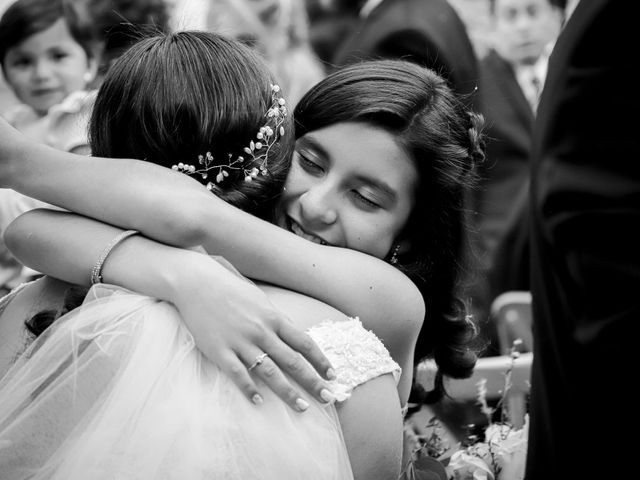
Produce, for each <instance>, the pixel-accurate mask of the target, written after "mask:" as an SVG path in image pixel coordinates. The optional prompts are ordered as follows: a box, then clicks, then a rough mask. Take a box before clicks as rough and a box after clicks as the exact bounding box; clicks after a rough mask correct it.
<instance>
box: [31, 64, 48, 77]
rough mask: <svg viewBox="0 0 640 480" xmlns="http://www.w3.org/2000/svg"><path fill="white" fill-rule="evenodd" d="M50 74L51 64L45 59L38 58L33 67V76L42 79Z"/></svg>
mask: <svg viewBox="0 0 640 480" xmlns="http://www.w3.org/2000/svg"><path fill="white" fill-rule="evenodd" d="M50 75H51V65H49V62H48V61H46V60H38V61H37V62H36V63H35V66H34V69H33V77H34V78H35V79H37V80H43V79H46V78H48V77H49V76H50Z"/></svg>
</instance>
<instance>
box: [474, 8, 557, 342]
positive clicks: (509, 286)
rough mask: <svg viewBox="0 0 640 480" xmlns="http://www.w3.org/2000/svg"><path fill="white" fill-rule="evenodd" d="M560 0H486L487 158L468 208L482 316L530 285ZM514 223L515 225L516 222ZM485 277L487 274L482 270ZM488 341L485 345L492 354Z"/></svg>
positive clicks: (483, 92) (483, 96) (483, 99)
mask: <svg viewBox="0 0 640 480" xmlns="http://www.w3.org/2000/svg"><path fill="white" fill-rule="evenodd" d="M562 3H563V1H562V0H488V7H489V10H490V19H491V22H492V27H493V36H494V41H493V48H491V49H489V50H488V52H487V54H486V56H484V57H483V58H482V59H481V60H480V76H481V80H480V85H481V88H480V91H479V94H478V95H479V100H480V108H481V111H482V114H483V115H484V117H485V119H486V126H487V130H486V133H487V136H488V138H489V139H488V142H487V162H486V163H485V165H484V166H483V169H482V180H481V185H480V189H479V191H478V197H477V203H476V204H475V208H474V210H476V211H477V212H478V217H477V218H478V229H479V232H480V237H481V242H480V248H479V252H480V253H479V255H480V257H481V264H482V268H483V275H482V276H481V281H479V282H477V283H476V285H475V286H474V305H475V307H476V314H478V315H479V316H480V317H482V318H480V319H479V320H480V321H485V320H488V316H489V308H490V305H491V302H492V301H493V300H494V299H495V298H496V297H497V296H498V295H499V294H501V293H503V292H505V291H509V290H529V271H528V268H527V267H528V262H527V259H528V240H527V239H528V232H527V231H526V230H523V229H521V228H519V227H520V226H519V225H518V223H519V222H524V223H523V225H522V226H524V225H526V221H527V218H526V212H527V209H528V195H529V192H528V188H529V172H530V155H531V136H532V132H533V122H534V119H535V112H536V108H537V105H538V97H539V95H540V92H541V91H542V87H543V84H544V79H545V76H546V71H547V61H548V56H549V53H550V52H551V48H552V47H553V44H554V42H555V40H556V38H557V36H558V34H559V33H560V29H561V27H562V23H563V8H562ZM516 226H518V228H515V227H516ZM485 276H486V280H485V278H483V277H485ZM485 330H486V331H488V332H491V333H490V338H492V340H494V341H493V342H492V345H491V347H490V349H489V351H488V353H489V354H498V350H497V345H495V343H496V342H495V326H494V325H492V324H490V323H489V324H488V325H487V327H486V328H485Z"/></svg>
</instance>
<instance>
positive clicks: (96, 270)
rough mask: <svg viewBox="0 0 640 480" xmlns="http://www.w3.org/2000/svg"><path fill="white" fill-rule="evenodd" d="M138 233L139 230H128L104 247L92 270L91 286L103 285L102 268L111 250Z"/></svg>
mask: <svg viewBox="0 0 640 480" xmlns="http://www.w3.org/2000/svg"><path fill="white" fill-rule="evenodd" d="M137 233H140V232H138V231H137V230H127V231H125V232H122V233H120V234H118V235H117V236H116V237H115V238H114V239H113V240H111V241H110V242H109V244H108V245H107V246H106V247H104V250H102V253H101V254H100V257H99V258H98V261H97V262H96V264H95V265H94V266H93V268H92V269H91V284H92V285H95V284H96V283H102V267H103V266H104V261H105V260H106V259H107V257H108V256H109V254H110V253H111V250H113V249H114V248H115V247H116V246H117V245H118V244H119V243H121V242H122V241H123V240H125V239H127V238H129V237H130V236H131V235H135V234H137Z"/></svg>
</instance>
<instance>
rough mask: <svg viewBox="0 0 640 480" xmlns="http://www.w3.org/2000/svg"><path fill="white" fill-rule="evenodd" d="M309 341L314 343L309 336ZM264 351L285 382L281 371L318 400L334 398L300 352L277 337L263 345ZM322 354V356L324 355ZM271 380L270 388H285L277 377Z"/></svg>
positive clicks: (327, 400)
mask: <svg viewBox="0 0 640 480" xmlns="http://www.w3.org/2000/svg"><path fill="white" fill-rule="evenodd" d="M303 335H306V334H303ZM309 341H310V342H311V343H313V345H314V346H315V343H314V342H313V341H312V340H311V339H310V338H309ZM316 348H317V346H316ZM265 351H269V352H270V356H271V360H272V363H273V366H274V367H275V368H278V367H279V369H278V370H279V373H280V375H282V378H284V380H286V381H287V384H289V385H290V383H289V381H288V378H287V377H286V376H284V375H283V374H282V372H286V373H287V374H288V375H289V377H290V378H291V379H293V380H294V381H295V382H296V383H297V384H298V385H299V386H300V387H301V388H303V389H304V390H306V391H307V392H309V394H311V395H312V396H313V397H315V398H316V400H318V401H319V402H323V403H328V402H331V401H333V400H334V399H335V397H334V395H333V393H332V391H331V387H330V386H329V385H328V384H327V382H326V381H324V380H323V379H322V378H321V377H320V376H319V375H318V374H317V373H316V371H315V370H314V369H313V367H312V366H311V365H310V364H309V363H308V362H307V361H306V360H305V359H304V357H303V356H302V355H301V354H300V353H298V352H296V351H294V350H292V349H291V347H289V346H288V345H287V344H285V343H284V342H283V341H282V339H280V338H278V337H275V338H274V339H272V341H271V342H269V343H268V344H266V345H265ZM320 354H321V355H322V352H320ZM322 356H323V357H324V355H322ZM325 361H326V363H327V364H328V360H326V359H325ZM280 369H281V370H280ZM325 370H326V369H325ZM272 380H273V385H270V388H272V389H275V388H285V387H284V386H283V385H281V384H279V379H277V378H276V379H273V378H272ZM278 395H279V394H278ZM279 396H280V395H279Z"/></svg>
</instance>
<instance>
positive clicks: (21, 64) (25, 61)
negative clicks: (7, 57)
mask: <svg viewBox="0 0 640 480" xmlns="http://www.w3.org/2000/svg"><path fill="white" fill-rule="evenodd" d="M29 65H31V60H30V59H29V58H27V57H20V58H16V59H15V60H14V61H13V62H11V66H12V67H17V68H25V67H28V66H29Z"/></svg>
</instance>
